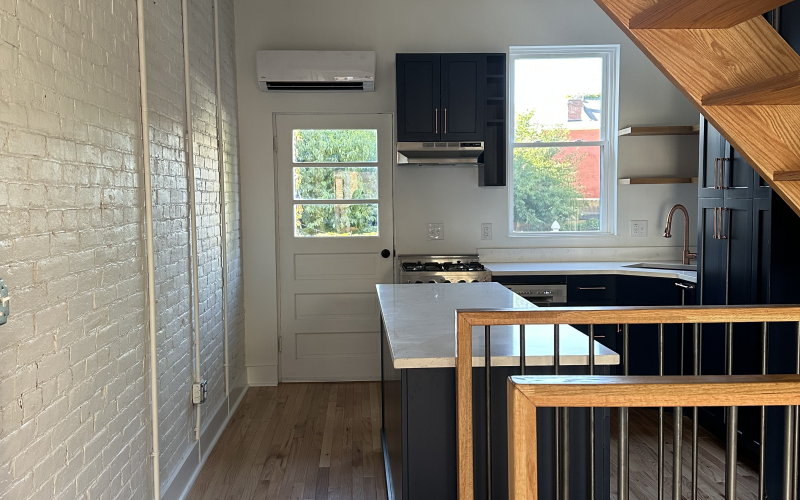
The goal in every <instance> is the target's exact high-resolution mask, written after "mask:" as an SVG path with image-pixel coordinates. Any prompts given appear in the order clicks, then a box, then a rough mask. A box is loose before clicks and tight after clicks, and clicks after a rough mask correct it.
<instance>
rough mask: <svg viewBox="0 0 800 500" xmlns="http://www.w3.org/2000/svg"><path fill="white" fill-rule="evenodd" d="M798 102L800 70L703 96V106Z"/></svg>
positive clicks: (799, 101)
mask: <svg viewBox="0 0 800 500" xmlns="http://www.w3.org/2000/svg"><path fill="white" fill-rule="evenodd" d="M770 104H800V71H792V72H791V73H786V74H785V75H779V76H776V77H774V78H769V79H767V80H764V81H761V82H756V83H751V84H750V85H743V86H741V87H736V88H734V89H730V90H723V91H722V92H716V93H713V94H709V95H707V96H703V106H747V105H751V106H755V105H770Z"/></svg>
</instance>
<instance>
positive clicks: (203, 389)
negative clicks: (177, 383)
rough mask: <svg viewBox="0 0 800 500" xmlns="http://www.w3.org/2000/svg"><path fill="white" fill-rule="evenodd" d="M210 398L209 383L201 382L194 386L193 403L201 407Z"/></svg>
mask: <svg viewBox="0 0 800 500" xmlns="http://www.w3.org/2000/svg"><path fill="white" fill-rule="evenodd" d="M206 398H208V381H207V380H201V381H200V382H195V383H193V384H192V403H193V404H196V405H201V404H203V403H205V402H206Z"/></svg>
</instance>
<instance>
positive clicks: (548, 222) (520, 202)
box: [514, 110, 600, 232]
mask: <svg viewBox="0 0 800 500" xmlns="http://www.w3.org/2000/svg"><path fill="white" fill-rule="evenodd" d="M533 115H534V110H531V111H528V112H526V113H521V114H518V115H517V119H516V128H515V130H516V137H515V141H516V142H527V143H533V142H567V141H569V132H568V130H567V129H566V128H564V127H562V126H555V127H553V128H545V127H544V126H542V125H541V124H539V123H535V122H534V121H533ZM584 157H585V155H584V154H581V153H579V152H565V151H564V150H562V149H560V148H517V149H515V150H514V223H515V230H517V231H524V232H532V231H550V230H551V226H552V224H553V222H558V223H559V225H560V226H561V229H562V231H563V230H570V231H576V230H577V231H592V230H599V228H600V227H599V221H596V220H595V221H592V220H591V219H590V220H588V221H580V220H579V218H580V217H579V213H580V209H581V205H582V198H584V197H585V195H584V192H583V190H582V188H581V186H580V185H579V183H578V182H577V179H578V165H579V164H580V163H581V161H582V160H583V158H584ZM595 226H596V227H595Z"/></svg>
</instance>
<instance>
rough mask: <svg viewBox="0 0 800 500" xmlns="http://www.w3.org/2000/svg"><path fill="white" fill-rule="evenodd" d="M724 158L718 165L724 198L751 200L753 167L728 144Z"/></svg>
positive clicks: (752, 193)
mask: <svg viewBox="0 0 800 500" xmlns="http://www.w3.org/2000/svg"><path fill="white" fill-rule="evenodd" d="M725 158H726V160H725V159H724V160H723V161H722V163H721V164H720V169H721V175H720V179H721V181H722V191H723V192H724V196H725V198H729V199H737V198H752V197H753V195H754V189H753V181H754V180H753V172H754V170H753V167H751V166H750V164H749V163H747V162H746V161H745V159H744V158H742V155H741V154H739V152H738V151H736V150H735V149H733V146H731V145H730V144H729V143H727V142H726V143H725Z"/></svg>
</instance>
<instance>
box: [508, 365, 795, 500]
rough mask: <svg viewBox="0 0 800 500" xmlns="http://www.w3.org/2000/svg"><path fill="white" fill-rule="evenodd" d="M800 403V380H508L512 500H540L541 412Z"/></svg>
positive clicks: (776, 377)
mask: <svg viewBox="0 0 800 500" xmlns="http://www.w3.org/2000/svg"><path fill="white" fill-rule="evenodd" d="M797 404H800V375H752V376H751V375H731V376H715V375H706V376H698V377H693V376H688V377H687V376H671V377H653V376H649V377H631V376H628V377H624V376H623V377H615V376H596V375H595V376H566V377H552V376H536V377H532V376H527V377H523V376H520V377H510V378H509V380H508V426H509V427H508V459H509V463H508V465H509V470H508V476H509V499H510V500H536V499H538V498H539V492H538V460H537V452H536V449H537V447H536V409H537V408H555V407H566V408H595V407H610V408H636V407H665V406H666V407H684V406H686V407H692V406H784V405H797Z"/></svg>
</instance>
